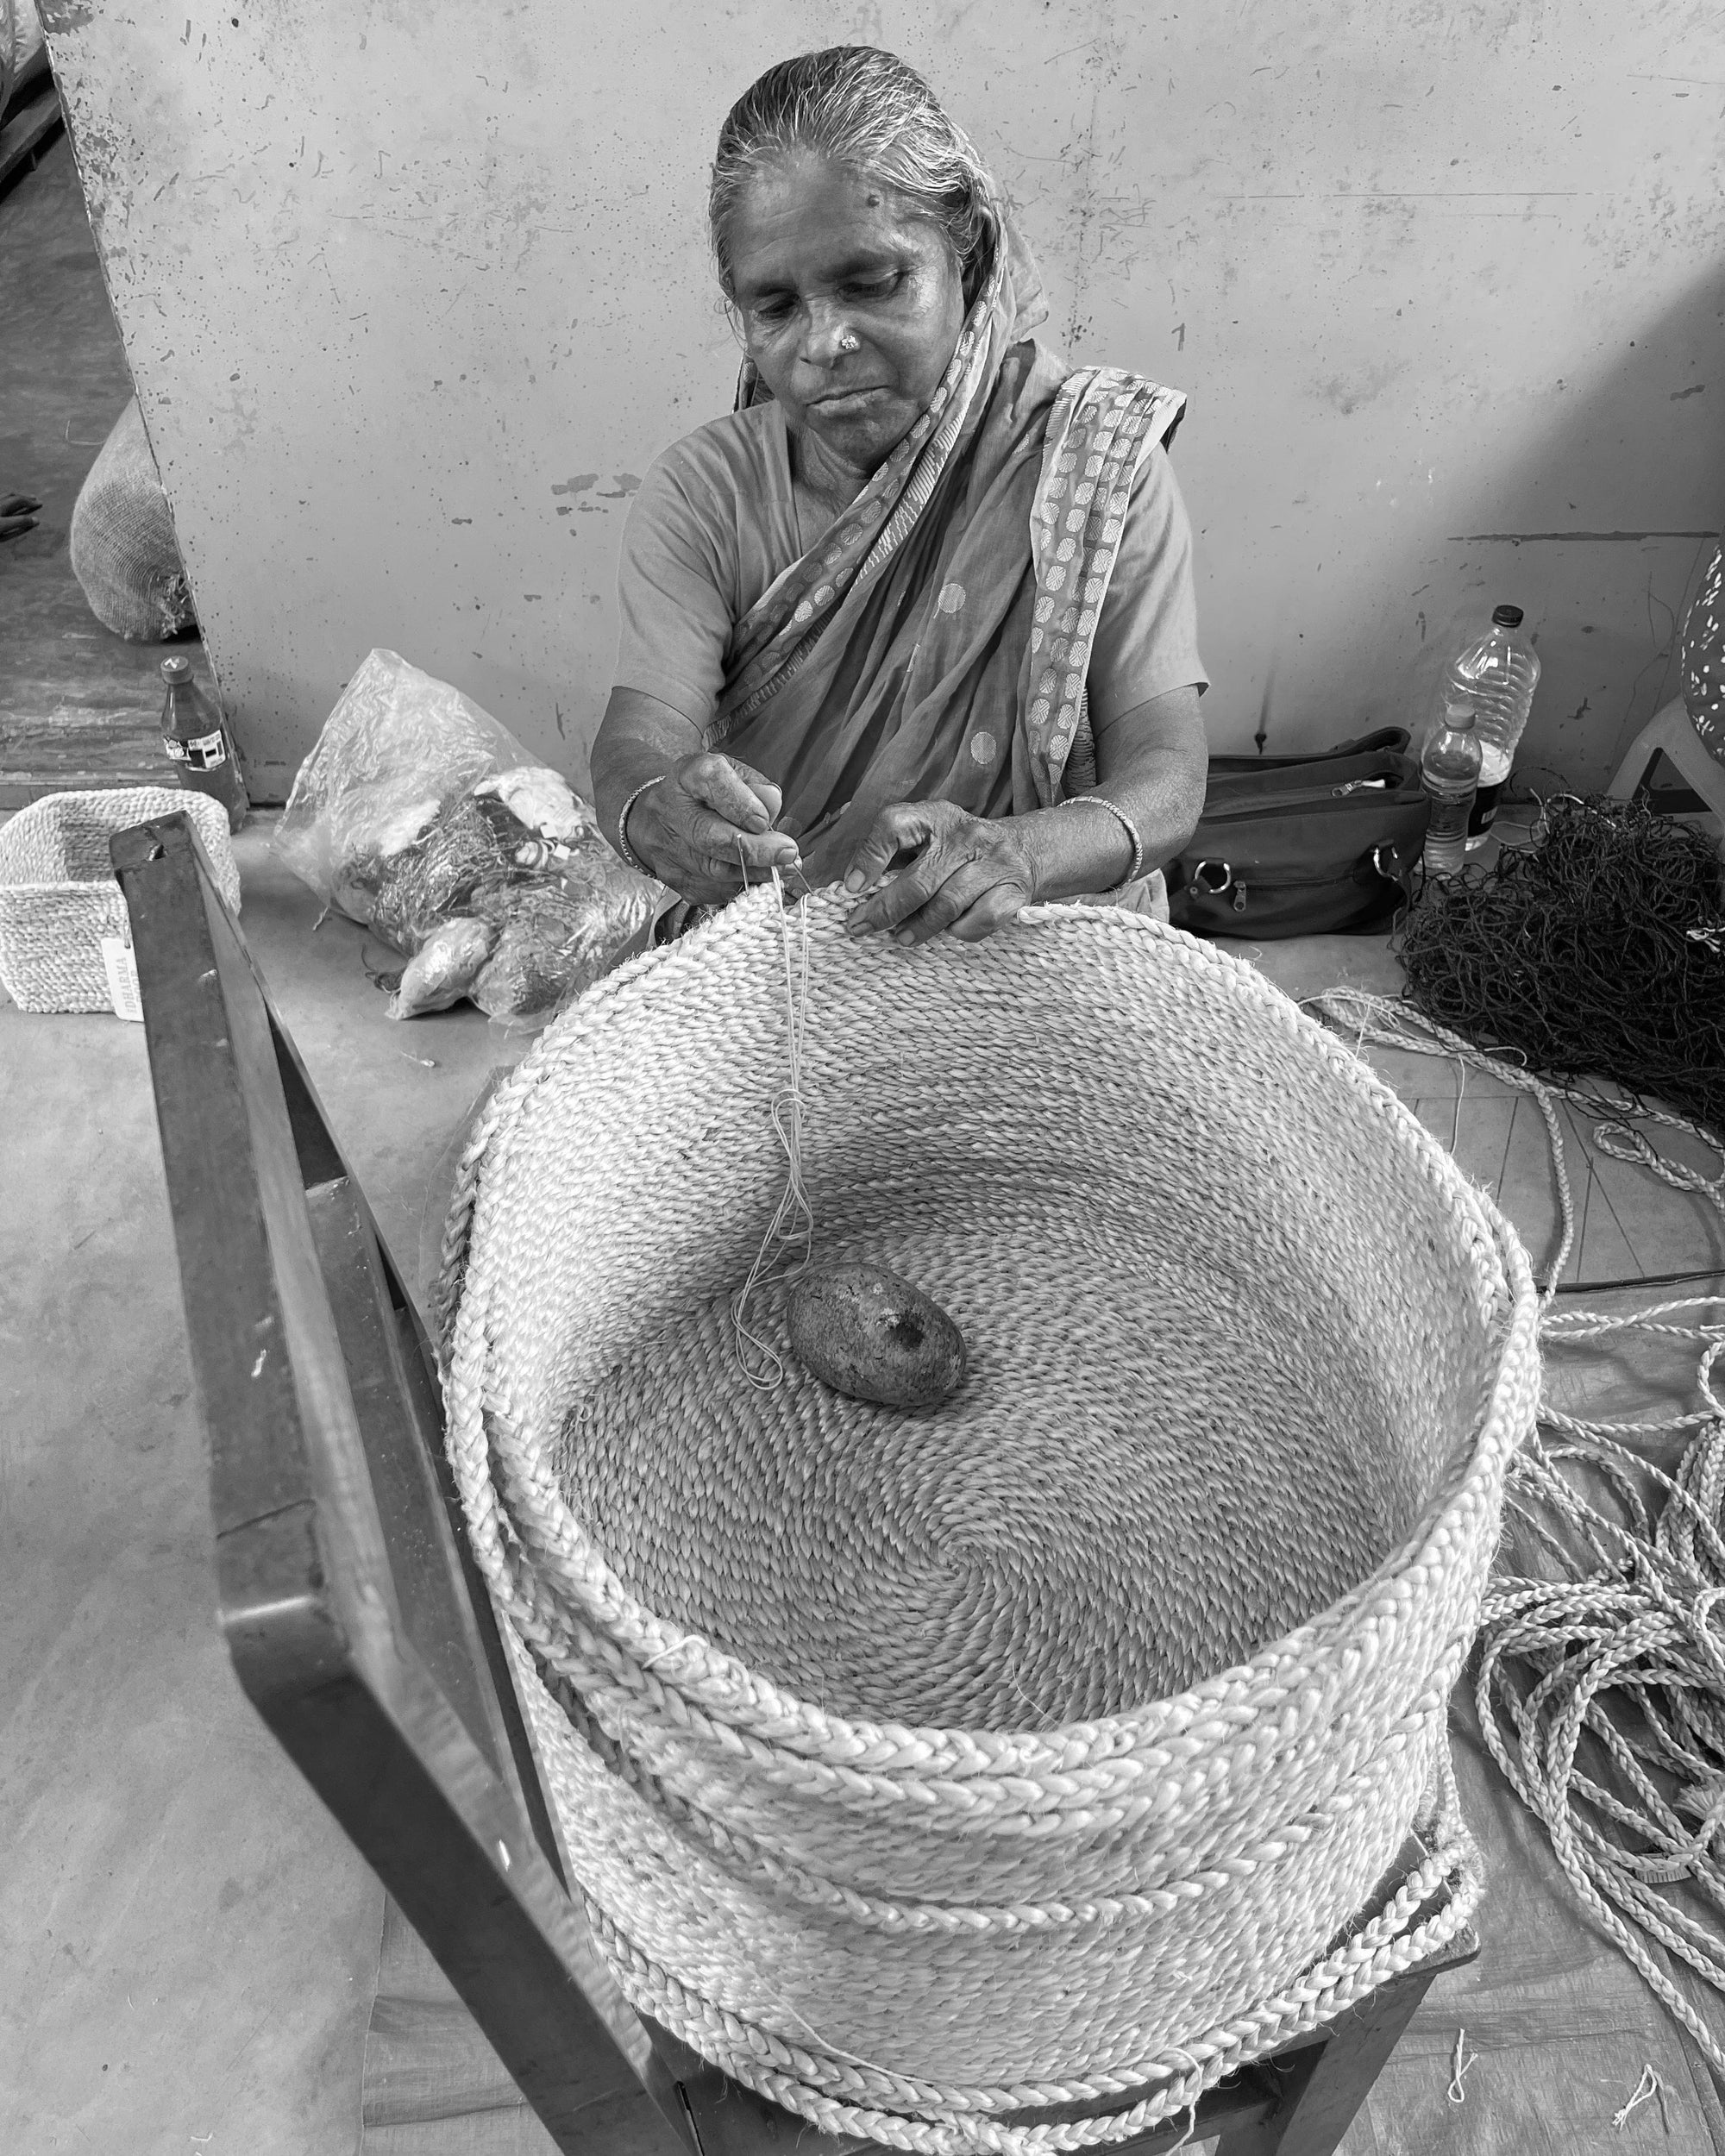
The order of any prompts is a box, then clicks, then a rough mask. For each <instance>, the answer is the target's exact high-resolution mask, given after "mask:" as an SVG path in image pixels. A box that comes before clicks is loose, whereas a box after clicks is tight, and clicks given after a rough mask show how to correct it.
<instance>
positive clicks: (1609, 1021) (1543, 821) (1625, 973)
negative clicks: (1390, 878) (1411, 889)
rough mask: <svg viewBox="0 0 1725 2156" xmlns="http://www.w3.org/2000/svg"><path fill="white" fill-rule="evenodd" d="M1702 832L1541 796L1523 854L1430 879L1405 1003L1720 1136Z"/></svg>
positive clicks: (1722, 1103) (1712, 893) (1716, 954)
mask: <svg viewBox="0 0 1725 2156" xmlns="http://www.w3.org/2000/svg"><path fill="white" fill-rule="evenodd" d="M1722 895H1725V893H1722V875H1721V866H1720V862H1719V858H1718V856H1717V854H1716V851H1715V849H1714V847H1713V844H1712V843H1711V841H1710V840H1709V837H1708V836H1707V835H1706V834H1705V833H1703V832H1701V831H1698V830H1692V829H1691V827H1690V826H1689V825H1687V824H1682V823H1679V822H1678V821H1677V820H1676V819H1675V818H1672V817H1667V816H1656V815H1654V814H1653V812H1652V811H1651V810H1650V809H1648V808H1647V807H1646V806H1644V805H1640V804H1639V803H1636V802H1633V801H1614V800H1609V799H1604V798H1603V797H1600V796H1593V797H1590V798H1589V799H1579V798H1578V797H1576V796H1573V795H1568V794H1565V795H1562V796H1559V797H1558V798H1556V799H1553V800H1550V801H1548V802H1546V804H1545V805H1544V809H1543V812H1542V814H1541V817H1540V824H1539V826H1538V829H1537V831H1536V835H1535V841H1534V845H1533V846H1532V847H1531V848H1527V849H1520V850H1516V851H1510V850H1509V849H1505V851H1504V852H1503V854H1502V857H1501V858H1500V860H1499V861H1498V862H1497V865H1496V868H1491V869H1489V870H1485V871H1484V872H1479V871H1475V870H1469V871H1466V872H1465V873H1464V874H1462V875H1460V876H1457V877H1452V878H1446V879H1443V880H1441V881H1440V880H1435V879H1434V880H1432V881H1428V882H1427V886H1426V889H1425V892H1424V894H1423V895H1422V897H1421V899H1420V902H1419V904H1418V905H1417V906H1415V909H1414V911H1413V912H1412V913H1411V914H1410V915H1409V917H1408V923H1407V926H1406V928H1405V929H1404V931H1403V932H1402V943H1401V954H1400V955H1401V958H1402V965H1403V968H1405V970H1406V973H1407V977H1408V985H1407V995H1408V1000H1409V1001H1410V1002H1411V1003H1413V1004H1415V1006H1417V1007H1418V1008H1419V1009H1420V1010H1421V1011H1422V1012H1425V1013H1426V1015H1427V1017H1429V1018H1435V1019H1436V1020H1437V1021H1438V1023H1439V1024H1440V1025H1444V1026H1446V1027H1448V1028H1449V1029H1450V1031H1452V1032H1455V1033H1460V1034H1463V1035H1465V1037H1467V1038H1469V1039H1470V1040H1472V1041H1476V1042H1477V1043H1479V1044H1480V1045H1481V1046H1483V1047H1490V1048H1493V1049H1495V1050H1496V1051H1497V1052H1498V1053H1499V1054H1507V1055H1513V1056H1515V1057H1517V1058H1519V1060H1520V1061H1521V1062H1522V1064H1523V1065H1524V1067H1525V1068H1527V1069H1530V1070H1536V1071H1541V1072H1544V1073H1546V1074H1547V1075H1551V1076H1554V1077H1563V1078H1572V1077H1577V1076H1579V1075H1582V1074H1583V1073H1585V1072H1592V1073H1596V1074H1597V1075H1600V1076H1602V1077H1607V1078H1611V1079H1615V1081H1617V1083H1618V1084H1619V1085H1621V1086H1623V1087H1627V1088H1628V1090H1629V1091H1630V1092H1631V1093H1633V1094H1635V1095H1637V1096H1638V1097H1639V1098H1642V1099H1648V1098H1651V1099H1657V1100H1664V1101H1665V1102H1667V1103H1668V1104H1669V1105H1670V1106H1672V1107H1674V1108H1677V1109H1679V1110H1681V1111H1682V1112H1683V1113H1684V1114H1686V1115H1690V1116H1693V1117H1695V1118H1696V1119H1697V1120H1699V1121H1701V1122H1703V1123H1705V1124H1706V1125H1708V1126H1709V1128H1710V1129H1711V1130H1713V1131H1716V1132H1720V1131H1725V950H1722V948H1721V946H1722V943H1725V912H1722V904H1721V902H1722Z"/></svg>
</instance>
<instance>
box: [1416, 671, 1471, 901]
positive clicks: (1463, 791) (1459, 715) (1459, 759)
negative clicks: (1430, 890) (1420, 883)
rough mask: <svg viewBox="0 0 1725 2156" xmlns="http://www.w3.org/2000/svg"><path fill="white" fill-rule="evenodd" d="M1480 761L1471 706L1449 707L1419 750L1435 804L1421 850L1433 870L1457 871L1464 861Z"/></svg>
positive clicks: (1439, 872) (1427, 789)
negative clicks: (1423, 850) (1468, 823)
mask: <svg viewBox="0 0 1725 2156" xmlns="http://www.w3.org/2000/svg"><path fill="white" fill-rule="evenodd" d="M1479 766H1480V753H1479V730H1478V728H1477V726H1476V725H1475V724H1474V718H1473V711H1472V708H1471V706H1463V707H1460V708H1458V709H1455V710H1447V711H1445V713H1444V716H1443V720H1442V723H1441V724H1439V725H1436V726H1434V727H1433V729H1432V730H1431V733H1430V734H1429V735H1428V736H1427V741H1426V745H1425V747H1424V748H1423V749H1421V751H1420V785H1421V788H1422V790H1423V791H1424V793H1425V796H1426V799H1427V801H1429V802H1430V804H1431V808H1432V815H1431V821H1430V822H1429V823H1428V824H1427V826H1426V850H1425V853H1424V855H1423V856H1422V859H1423V860H1424V862H1425V866H1426V874H1427V875H1428V876H1452V875H1453V874H1455V872H1456V871H1457V869H1458V868H1460V867H1461V864H1462V859H1463V856H1464V855H1465V853H1466V850H1467V819H1468V814H1469V812H1470V811H1471V809H1472V807H1473V797H1474V795H1475V793H1477V791H1478V788H1479Z"/></svg>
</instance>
